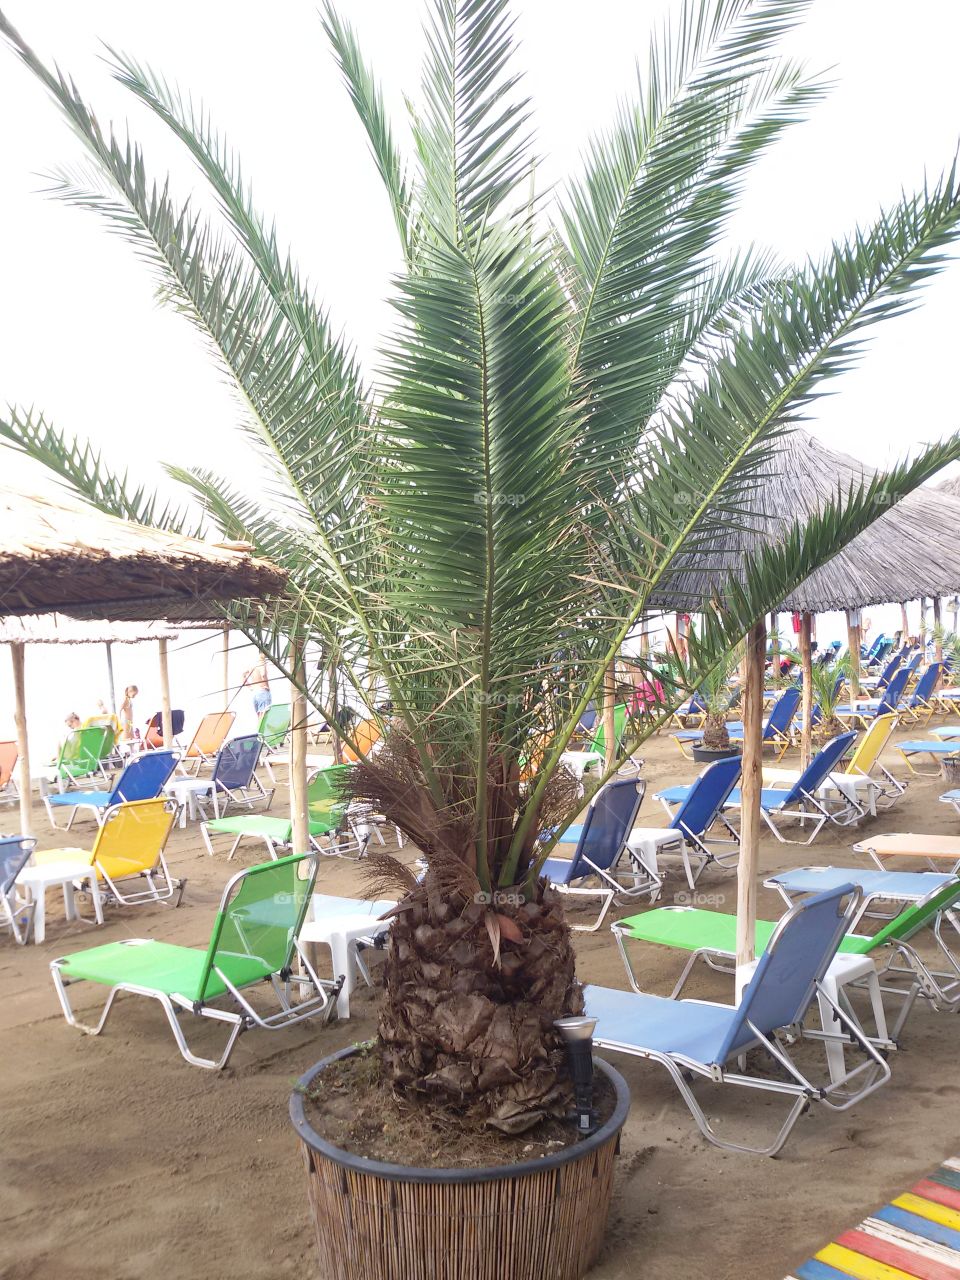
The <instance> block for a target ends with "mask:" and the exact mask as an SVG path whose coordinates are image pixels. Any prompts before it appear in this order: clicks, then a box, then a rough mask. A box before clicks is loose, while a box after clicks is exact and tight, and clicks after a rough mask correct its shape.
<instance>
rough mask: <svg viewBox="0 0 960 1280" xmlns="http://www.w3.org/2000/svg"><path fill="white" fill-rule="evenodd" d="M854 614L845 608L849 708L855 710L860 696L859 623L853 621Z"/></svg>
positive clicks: (855, 615)
mask: <svg viewBox="0 0 960 1280" xmlns="http://www.w3.org/2000/svg"><path fill="white" fill-rule="evenodd" d="M854 617H857V618H859V615H857V614H854V612H853V611H852V610H850V609H848V610H847V648H848V650H849V651H850V710H851V711H853V712H856V709H857V701H858V700H859V697H860V623H859V621H857V622H854Z"/></svg>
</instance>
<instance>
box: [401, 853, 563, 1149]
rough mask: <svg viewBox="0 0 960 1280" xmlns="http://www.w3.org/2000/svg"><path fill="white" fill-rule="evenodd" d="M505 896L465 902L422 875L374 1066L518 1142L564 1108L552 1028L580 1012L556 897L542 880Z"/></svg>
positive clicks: (407, 904) (410, 900)
mask: <svg viewBox="0 0 960 1280" xmlns="http://www.w3.org/2000/svg"><path fill="white" fill-rule="evenodd" d="M503 897H504V901H502V902H501V901H498V902H497V903H496V904H495V906H494V907H491V906H490V905H489V904H488V903H486V902H484V901H477V900H476V899H474V900H472V901H471V900H469V899H465V898H463V897H462V896H460V895H459V893H458V892H454V893H453V894H451V893H450V892H449V891H448V892H444V891H442V890H441V889H440V886H439V885H438V883H437V879H436V877H435V876H434V875H433V873H428V878H427V881H426V883H425V884H424V885H423V886H419V887H418V888H417V889H415V890H413V891H412V892H411V893H410V895H409V896H408V897H407V898H406V899H405V901H404V903H403V904H402V906H403V910H401V911H399V912H398V914H397V915H396V916H395V917H394V921H393V926H392V927H391V929H390V933H389V935H388V939H389V940H388V943H387V953H386V959H385V962H384V966H383V974H384V996H383V1001H382V1004H381V1008H380V1038H381V1042H382V1055H381V1056H382V1062H383V1067H384V1074H385V1076H386V1078H387V1080H388V1081H389V1082H390V1083H391V1084H392V1085H393V1086H394V1087H395V1088H397V1089H399V1090H400V1091H401V1092H403V1093H405V1094H406V1095H407V1096H410V1095H414V1096H415V1095H418V1094H419V1095H421V1096H424V1097H428V1098H432V1099H434V1100H436V1101H437V1102H440V1103H441V1104H442V1105H443V1106H444V1107H446V1108H449V1109H450V1110H453V1111H455V1112H456V1113H457V1114H458V1115H461V1116H464V1117H466V1118H467V1119H469V1120H473V1121H475V1122H476V1123H477V1124H489V1125H493V1126H494V1127H496V1128H499V1129H503V1130H505V1131H506V1132H514V1133H519V1132H522V1131H523V1130H524V1129H527V1128H529V1127H530V1126H531V1125H534V1124H536V1123H537V1121H538V1120H540V1119H542V1118H543V1117H544V1116H546V1115H552V1116H559V1115H563V1114H565V1113H566V1112H567V1110H568V1108H569V1104H570V1093H569V1083H568V1077H567V1074H566V1065H565V1055H564V1050H563V1047H562V1045H561V1043H560V1040H559V1036H558V1034H557V1032H556V1029H555V1028H554V1026H553V1022H554V1019H555V1018H561V1017H566V1016H568V1015H571V1014H577V1013H580V1012H582V1010H583V995H582V993H581V990H580V986H579V984H578V983H577V980H576V975H575V971H574V961H575V958H574V953H573V947H572V945H571V941H570V931H569V928H568V926H567V924H566V922H565V920H564V918H563V911H562V908H561V907H560V906H559V905H558V904H557V902H556V900H555V895H554V894H553V893H552V892H551V891H549V890H545V889H544V886H543V883H542V882H539V883H538V885H537V887H536V891H535V896H534V899H533V900H532V901H524V900H523V895H522V893H520V892H517V893H516V894H510V895H503ZM494 938H495V939H496V941H494V940H493V939H494ZM495 947H496V948H498V952H499V954H497V953H495Z"/></svg>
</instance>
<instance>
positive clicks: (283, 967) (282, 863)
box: [50, 854, 343, 1071]
mask: <svg viewBox="0 0 960 1280" xmlns="http://www.w3.org/2000/svg"><path fill="white" fill-rule="evenodd" d="M302 871H305V872H306V873H307V874H306V876H305V877H304V878H302V877H301V874H300V873H301V872H302ZM316 876H317V858H316V855H315V854H308V855H300V856H296V855H294V856H292V857H289V858H281V859H280V860H279V861H278V862H265V863H263V864H261V865H259V866H255V867H250V868H249V869H248V870H246V871H241V872H240V874H239V875H236V876H234V877H233V878H232V879H231V880H229V881H228V882H227V885H226V888H225V889H224V891H223V898H222V899H221V902H220V908H219V910H218V912H217V918H216V920H215V921H214V925H213V932H212V934H211V935H210V942H209V945H208V946H207V947H206V948H202V947H181V946H174V945H173V944H171V943H166V942H157V941H155V940H154V939H151V938H125V939H124V940H123V941H122V942H109V943H107V944H106V945H105V946H101V947H91V948H90V949H89V950H87V951H75V952H74V953H73V954H72V955H69V956H62V957H60V958H59V959H57V960H53V961H51V963H50V972H51V974H52V976H53V982H54V986H55V987H56V989H57V995H58V996H59V998H60V1006H61V1008H62V1009H63V1015H64V1017H65V1018H66V1020H67V1022H69V1024H70V1025H71V1026H72V1027H78V1028H79V1029H80V1030H81V1031H85V1032H86V1033H87V1034H88V1035H93V1036H96V1035H99V1034H100V1032H101V1031H102V1030H103V1028H104V1026H105V1024H106V1021H107V1018H108V1017H109V1015H110V1011H111V1009H112V1008H113V1004H114V1001H115V1000H116V997H117V995H118V994H119V993H120V992H121V991H128V992H130V993H131V994H133V995H139V996H146V997H147V998H148V999H151V1000H156V1001H157V1002H158V1003H159V1004H160V1006H161V1007H162V1009H163V1011H164V1013H165V1014H166V1015H167V1021H168V1022H169V1024H170V1028H171V1030H172V1031H173V1035H174V1038H175V1040H176V1042H177V1048H178V1049H179V1050H180V1053H181V1055H182V1056H183V1057H184V1058H185V1059H186V1060H187V1062H189V1063H191V1064H192V1065H193V1066H195V1067H206V1068H207V1069H209V1070H212V1071H219V1070H220V1069H221V1068H222V1067H225V1066H226V1064H227V1060H228V1059H229V1057H230V1054H231V1053H232V1052H233V1048H234V1046H235V1044H236V1043H237V1039H238V1037H239V1036H240V1035H241V1033H242V1032H244V1031H246V1030H247V1029H248V1028H249V1027H254V1026H257V1027H262V1028H263V1029H264V1030H265V1031H275V1030H278V1029H279V1028H280V1027H289V1026H292V1025H294V1024H295V1023H297V1022H302V1021H303V1020H304V1019H306V1018H315V1017H319V1018H321V1019H322V1022H323V1023H326V1022H327V1021H328V1019H329V1018H330V1016H331V1014H332V1013H333V1011H334V1009H335V1008H336V1003H337V996H338V995H339V993H340V987H341V985H342V983H343V979H342V978H340V979H339V981H337V982H332V983H331V982H324V981H321V980H320V979H319V978H318V977H317V976H316V974H315V973H314V971H313V969H312V968H311V967H310V966H309V964H306V963H304V964H303V972H302V974H296V973H294V972H293V971H292V966H293V960H294V954H295V952H296V953H297V954H298V955H299V951H298V948H297V936H298V934H299V932H300V928H301V926H302V925H303V920H304V916H305V915H306V912H307V907H308V906H309V903H310V896H311V894H312V893H313V886H314V882H315V880H316ZM301 959H302V957H301ZM77 982H93V983H96V984H98V985H99V986H105V987H109V989H110V990H109V994H108V996H107V1000H106V1004H105V1005H104V1007H103V1012H102V1013H101V1015H100V1019H99V1021H98V1022H97V1023H96V1024H95V1025H94V1026H88V1025H86V1024H85V1023H83V1022H81V1021H80V1020H79V1019H78V1018H77V1016H76V1014H75V1013H74V1012H73V1009H72V1007H71V1004H70V999H69V995H68V990H69V988H70V987H72V986H73V985H74V984H75V983H77ZM291 983H297V984H298V985H300V986H302V987H305V988H307V994H306V997H305V998H304V999H303V1000H302V1001H301V1002H300V1003H297V1004H292V1003H291V1001H290V985H291ZM255 986H260V987H270V988H271V989H272V992H273V994H274V996H275V997H276V999H277V1000H278V1002H279V1004H280V1008H279V1010H278V1011H276V1012H274V1013H272V1014H267V1015H264V1014H261V1013H258V1012H257V1010H256V1009H255V1008H254V1007H253V1005H252V1004H251V1003H250V1001H249V999H248V998H247V994H246V993H247V992H249V991H250V989H251V988H252V987H255ZM214 1001H216V1002H217V1003H213V1002H214ZM185 1014H193V1015H195V1016H196V1017H200V1018H212V1019H215V1020H216V1021H218V1022H225V1023H227V1024H228V1025H229V1027H230V1034H229V1036H228V1038H227V1043H226V1045H225V1047H224V1050H223V1053H222V1054H221V1056H220V1057H219V1058H201V1057H199V1056H198V1055H197V1054H195V1053H194V1052H193V1051H192V1050H191V1049H190V1048H189V1046H188V1045H187V1041H186V1037H185V1035H184V1032H183V1028H182V1026H181V1019H182V1018H183V1016H184V1015H185Z"/></svg>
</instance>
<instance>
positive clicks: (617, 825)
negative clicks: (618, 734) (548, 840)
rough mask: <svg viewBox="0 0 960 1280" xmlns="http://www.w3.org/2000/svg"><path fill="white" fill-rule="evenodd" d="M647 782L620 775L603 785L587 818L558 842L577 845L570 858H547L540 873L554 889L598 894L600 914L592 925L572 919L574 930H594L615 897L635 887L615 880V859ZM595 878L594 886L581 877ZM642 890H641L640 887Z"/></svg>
mask: <svg viewBox="0 0 960 1280" xmlns="http://www.w3.org/2000/svg"><path fill="white" fill-rule="evenodd" d="M645 786H646V784H645V783H644V782H643V781H641V780H640V779H637V778H622V779H617V780H616V781H615V782H608V783H607V785H606V786H604V787H601V788H600V790H599V791H598V792H597V794H596V795H595V796H594V797H593V800H592V801H591V803H590V808H589V809H588V810H587V818H586V821H585V822H583V823H582V824H577V825H576V826H573V827H568V828H567V829H566V831H564V832H563V834H562V835H561V836H560V837H559V840H558V841H557V843H558V844H576V846H577V847H576V849H575V850H574V854H573V857H572V858H554V857H549V858H547V860H546V862H545V863H544V864H543V869H542V871H541V872H540V874H541V876H542V877H543V879H544V880H547V881H549V883H550V885H551V886H552V887H553V888H554V889H556V890H557V892H558V893H562V894H569V895H574V896H577V897H592V898H599V899H600V914H599V916H598V917H597V920H596V922H595V923H594V924H592V925H583V924H575V925H571V926H570V927H571V928H572V929H576V930H578V931H580V932H586V933H595V932H596V930H597V929H599V928H600V926H601V925H602V924H603V922H604V920H605V919H606V915H607V912H608V911H609V910H610V906H611V904H612V902H613V899H614V897H615V896H616V895H617V894H619V893H628V894H633V893H636V892H637V889H636V888H631V887H630V886H625V885H623V884H621V882H620V881H619V880H618V879H617V864H618V863H619V861H620V859H621V857H622V856H623V853H624V851H625V849H626V847H627V837H628V836H629V834H630V831H631V828H632V827H633V824H634V821H635V819H636V816H637V811H638V810H639V808H640V805H641V803H642V801H643V793H644V790H645ZM592 878H595V879H596V880H597V882H598V884H597V887H596V888H594V887H592V886H589V885H586V884H585V883H584V881H586V880H590V879H592ZM640 891H641V892H645V891H646V888H645V887H644V888H643V889H642V890H640Z"/></svg>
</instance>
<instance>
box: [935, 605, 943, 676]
mask: <svg viewBox="0 0 960 1280" xmlns="http://www.w3.org/2000/svg"><path fill="white" fill-rule="evenodd" d="M933 645H934V649H933V657H934V661H935V662H942V661H943V631H942V629H941V626H940V597H939V596H934V597H933Z"/></svg>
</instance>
